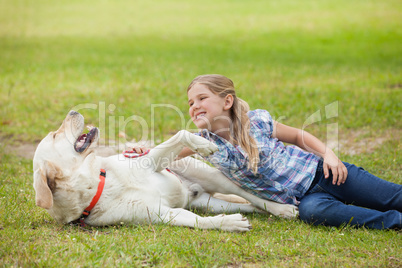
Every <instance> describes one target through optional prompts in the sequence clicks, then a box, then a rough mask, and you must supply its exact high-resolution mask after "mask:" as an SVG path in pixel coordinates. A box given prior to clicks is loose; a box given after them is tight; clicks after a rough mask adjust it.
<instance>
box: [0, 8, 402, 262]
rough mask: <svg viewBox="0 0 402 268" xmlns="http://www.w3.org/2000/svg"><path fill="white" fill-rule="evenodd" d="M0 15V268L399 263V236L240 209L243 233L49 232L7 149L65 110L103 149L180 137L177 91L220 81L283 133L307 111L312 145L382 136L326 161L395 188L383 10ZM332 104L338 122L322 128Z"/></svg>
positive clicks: (25, 166)
mask: <svg viewBox="0 0 402 268" xmlns="http://www.w3.org/2000/svg"><path fill="white" fill-rule="evenodd" d="M0 6H1V8H0V104H1V105H0V241H1V242H0V265H5V266H25V267H27V266H66V265H71V266H80V265H81V266H134V267H138V266H153V265H154V266H166V267H173V266H179V267H188V266H197V267H212V266H230V265H232V266H233V267H240V266H247V265H255V266H257V267H258V266H261V267H267V266H272V267H278V266H317V267H324V266H346V267H348V266H360V267H367V266H376V267H377V266H383V267H398V266H400V263H401V262H402V255H401V252H400V250H399V249H400V248H401V247H402V242H401V234H400V232H397V231H373V230H366V229H359V230H356V229H353V228H350V227H345V228H326V227H313V226H309V225H306V224H303V223H301V222H300V221H291V222H289V221H286V220H282V219H278V218H275V217H269V216H265V215H248V218H249V219H250V220H251V223H252V225H253V227H254V228H253V230H252V231H251V232H249V233H247V234H231V233H224V232H219V231H202V230H193V229H188V228H178V227H169V226H165V225H158V226H153V227H152V228H151V227H150V226H140V227H131V226H129V227H125V226H119V227H107V228H94V229H89V231H88V230H81V229H78V228H75V227H71V226H60V225H58V224H56V223H55V222H54V221H53V220H52V219H51V218H50V217H49V216H48V215H47V214H46V212H45V211H44V210H42V209H40V208H38V207H36V206H35V204H34V194H35V193H34V190H33V188H32V163H31V160H29V159H28V160H27V159H23V158H20V157H16V156H15V155H14V154H13V153H12V148H13V146H16V145H19V144H21V143H36V142H38V141H39V140H40V139H41V138H43V137H44V136H45V135H46V134H47V133H48V132H49V131H51V130H55V129H57V128H58V127H59V125H60V124H61V122H62V120H63V119H64V117H65V114H66V113H67V112H68V111H69V110H70V109H72V108H80V107H81V108H82V109H81V110H80V112H81V113H82V114H83V115H84V116H85V118H86V122H87V124H92V125H95V126H100V127H101V131H102V132H101V134H102V139H103V140H104V142H105V143H107V141H108V139H113V140H114V139H119V134H120V132H121V131H122V130H123V129H122V127H123V126H124V132H125V135H126V139H127V140H131V139H136V140H139V139H154V141H155V142H159V141H161V140H163V139H165V138H166V137H169V136H170V135H171V134H172V133H174V132H175V131H178V130H180V129H182V128H187V129H193V128H194V126H193V125H192V124H191V122H190V119H189V117H188V115H187V109H188V107H187V106H188V105H187V96H186V93H185V92H186V87H187V85H188V83H189V82H190V81H191V80H192V79H193V78H194V77H195V76H197V75H199V74H204V73H220V74H224V75H226V76H228V77H230V78H231V79H233V81H234V82H235V85H236V86H237V88H238V91H237V93H238V95H239V96H240V97H241V98H243V99H245V100H246V101H248V102H249V104H250V106H251V107H252V108H253V109H255V108H263V109H267V110H269V111H270V112H271V114H272V115H273V116H274V118H276V119H277V120H279V121H281V122H283V123H285V124H288V125H292V126H295V127H299V128H301V127H303V125H304V124H305V123H306V120H307V118H309V117H310V116H311V115H312V114H314V113H316V112H317V111H320V115H321V120H320V121H319V122H317V124H314V125H311V126H308V127H307V130H308V131H311V132H313V133H314V134H316V135H317V136H319V137H320V138H322V139H324V140H325V138H326V137H325V136H326V130H327V126H328V124H334V123H336V124H338V129H339V138H340V139H343V140H345V141H347V142H354V140H353V139H352V138H350V134H351V133H356V132H359V131H360V130H361V129H365V130H366V131H365V132H364V133H366V134H365V135H366V136H365V138H372V139H376V138H379V137H386V140H385V141H384V142H382V143H381V144H380V145H379V146H377V147H378V148H376V150H375V151H371V150H368V151H364V150H363V152H364V153H359V154H355V155H349V154H348V153H347V152H345V151H340V155H341V156H342V160H345V161H348V162H352V163H356V164H358V165H361V166H363V167H364V168H365V169H367V170H369V171H370V172H372V173H374V174H377V175H379V176H380V177H382V178H384V179H387V180H390V181H393V182H396V183H401V182H402V181H401V175H402V174H401V170H402V169H401V161H402V160H401V156H400V151H401V143H400V140H401V137H400V135H401V132H400V129H402V123H401V120H400V118H401V110H402V107H401V103H402V102H401V100H402V96H401V95H402V91H401V85H402V78H401V77H402V73H401V68H402V67H401V66H402V56H401V55H402V47H401V45H400V44H401V43H402V42H401V41H402V27H401V26H402V22H401V20H400V18H401V15H402V14H401V13H402V12H401V5H400V3H399V1H391V0H387V1H381V2H379V1H371V0H370V1H346V0H341V1H336V2H334V1H325V0H324V1H303V2H299V1H290V0H289V1H252V2H250V1H237V0H235V1H229V0H227V1H210V0H208V1H202V2H197V1H168V0H163V1H161V0H159V1H64V0H63V1H56V2H55V1H48V0H39V1H34V2H33V1H21V0H16V1H6V0H0ZM333 103H337V105H338V107H339V110H338V115H337V116H336V117H334V118H326V111H325V108H326V107H327V106H328V105H331V104H333ZM86 104H91V105H92V107H93V108H86V109H83V107H84V106H85V105H86ZM93 105H95V106H93ZM133 115H136V116H138V117H140V118H141V119H142V120H143V121H141V120H134V119H132V120H130V118H132V117H131V116H133ZM141 122H145V125H142V124H141ZM390 133H391V134H390ZM358 138H361V137H358ZM358 138H357V139H358ZM357 141H358V140H357ZM346 144H347V143H346ZM6 146H7V147H6ZM10 148H11V149H10Z"/></svg>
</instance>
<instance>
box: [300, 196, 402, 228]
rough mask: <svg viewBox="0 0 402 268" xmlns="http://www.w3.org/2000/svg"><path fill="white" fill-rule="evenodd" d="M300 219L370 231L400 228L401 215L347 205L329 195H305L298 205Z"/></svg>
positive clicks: (401, 223) (401, 225) (397, 212)
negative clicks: (345, 225)
mask: <svg viewBox="0 0 402 268" xmlns="http://www.w3.org/2000/svg"><path fill="white" fill-rule="evenodd" d="M299 213H300V219H301V220H302V221H304V222H307V223H310V224H314V225H327V226H338V227H339V226H341V225H343V224H350V225H353V226H357V227H361V226H365V227H367V228H372V229H392V228H397V229H401V228H402V213H401V212H399V211H396V210H389V211H386V212H381V211H378V210H374V209H367V208H363V207H358V206H354V205H347V204H345V203H343V202H341V201H340V200H338V199H337V198H335V197H334V196H332V195H331V194H329V193H325V192H320V193H312V194H308V195H305V196H304V197H303V198H302V199H301V201H300V205H299Z"/></svg>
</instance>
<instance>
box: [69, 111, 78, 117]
mask: <svg viewBox="0 0 402 268" xmlns="http://www.w3.org/2000/svg"><path fill="white" fill-rule="evenodd" d="M68 114H69V115H71V116H73V115H77V114H78V112H76V111H70V112H69V113H68Z"/></svg>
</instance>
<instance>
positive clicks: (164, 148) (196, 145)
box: [148, 130, 217, 172]
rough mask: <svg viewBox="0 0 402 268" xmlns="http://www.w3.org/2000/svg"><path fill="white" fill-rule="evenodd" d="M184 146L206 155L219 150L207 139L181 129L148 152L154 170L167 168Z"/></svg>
mask: <svg viewBox="0 0 402 268" xmlns="http://www.w3.org/2000/svg"><path fill="white" fill-rule="evenodd" d="M184 147H188V148H189V149H190V150H192V151H194V152H198V153H200V154H201V155H205V156H206V155H209V154H211V153H213V152H215V151H216V150H217V147H216V146H215V145H214V144H213V143H211V142H210V141H208V140H207V139H205V138H202V137H200V136H197V135H194V134H191V133H190V132H188V131H186V130H181V131H179V132H178V133H177V134H176V135H174V136H173V137H171V138H170V139H168V140H167V141H165V142H163V143H161V144H160V145H158V146H156V147H155V148H154V149H152V150H151V151H150V153H149V154H148V157H150V158H151V163H153V165H154V171H156V172H159V171H161V170H163V169H165V168H167V167H168V166H169V165H170V164H171V163H172V162H173V161H174V160H175V159H176V158H177V156H178V155H179V153H180V152H181V151H182V149H183V148H184Z"/></svg>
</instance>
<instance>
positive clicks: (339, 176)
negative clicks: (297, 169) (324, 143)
mask: <svg viewBox="0 0 402 268" xmlns="http://www.w3.org/2000/svg"><path fill="white" fill-rule="evenodd" d="M323 169H324V176H325V178H326V179H328V177H329V171H330V170H331V171H332V184H333V185H335V184H337V185H338V186H339V185H341V183H345V181H346V178H347V177H348V170H347V169H346V167H345V165H344V164H343V163H342V161H341V160H339V158H338V157H337V156H336V155H335V153H334V152H333V151H332V150H331V149H329V148H327V152H326V153H325V155H324V164H323Z"/></svg>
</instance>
